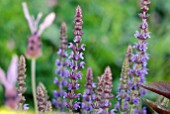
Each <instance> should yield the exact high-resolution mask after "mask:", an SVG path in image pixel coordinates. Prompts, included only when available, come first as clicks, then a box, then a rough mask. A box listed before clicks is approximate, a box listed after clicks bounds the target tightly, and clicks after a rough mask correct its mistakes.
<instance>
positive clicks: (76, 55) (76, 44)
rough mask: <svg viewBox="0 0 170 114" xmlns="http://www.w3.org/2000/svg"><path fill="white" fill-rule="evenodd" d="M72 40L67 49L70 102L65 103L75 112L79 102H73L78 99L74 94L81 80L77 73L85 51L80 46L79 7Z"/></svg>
mask: <svg viewBox="0 0 170 114" xmlns="http://www.w3.org/2000/svg"><path fill="white" fill-rule="evenodd" d="M73 23H74V25H75V26H74V30H73V34H74V39H73V43H69V46H68V48H70V49H71V50H72V51H71V53H70V55H69V60H68V61H67V64H68V66H69V67H70V69H71V72H70V73H69V83H68V85H67V87H68V90H69V91H68V93H67V98H68V99H69V100H70V101H69V103H67V108H68V109H69V110H77V109H78V108H80V105H81V103H80V102H77V101H76V102H74V101H73V100H75V99H78V100H79V99H80V94H76V93H75V90H79V88H80V84H79V83H78V81H79V79H82V73H81V71H79V70H80V69H83V68H84V65H85V62H84V61H83V60H84V56H83V55H84V54H83V51H84V50H85V48H84V46H85V44H81V41H82V38H81V36H82V35H83V32H82V25H83V21H82V10H81V8H80V6H78V7H77V8H76V12H75V16H74V22H73Z"/></svg>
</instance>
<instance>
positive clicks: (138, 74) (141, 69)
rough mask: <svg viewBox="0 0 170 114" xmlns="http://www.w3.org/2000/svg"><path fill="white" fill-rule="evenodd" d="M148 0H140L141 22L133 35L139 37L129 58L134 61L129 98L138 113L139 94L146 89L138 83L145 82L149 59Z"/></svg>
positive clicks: (141, 94)
mask: <svg viewBox="0 0 170 114" xmlns="http://www.w3.org/2000/svg"><path fill="white" fill-rule="evenodd" d="M150 3H151V2H150V1H149V0H142V1H141V6H142V7H141V11H142V13H140V14H139V17H140V18H141V19H142V23H141V24H140V32H139V31H136V32H135V34H134V36H135V37H136V38H138V39H139V42H138V43H136V44H135V45H134V46H133V47H134V48H135V49H136V50H137V53H136V54H134V55H133V56H132V58H131V60H132V62H133V63H134V65H133V68H132V69H130V71H129V74H130V75H132V76H133V78H132V82H133V87H132V90H131V99H132V103H133V104H134V113H135V114H138V112H139V109H138V108H139V103H140V98H139V97H140V96H143V95H144V94H145V93H146V91H145V90H143V89H140V88H139V86H138V84H143V83H144V82H145V75H147V74H148V69H147V67H146V66H147V60H148V59H149V57H148V54H147V52H146V50H147V41H146V40H147V39H148V38H150V32H148V23H147V18H148V17H149V14H147V12H148V10H149V8H148V6H149V5H150Z"/></svg>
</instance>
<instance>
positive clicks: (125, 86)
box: [115, 45, 132, 113]
mask: <svg viewBox="0 0 170 114" xmlns="http://www.w3.org/2000/svg"><path fill="white" fill-rule="evenodd" d="M131 54H132V46H131V45H129V46H128V49H127V52H126V57H125V59H124V61H123V65H122V71H121V77H120V86H119V92H118V94H117V98H118V100H120V101H119V102H118V103H117V106H119V107H115V108H117V109H115V110H117V111H119V112H126V113H129V103H128V102H129V101H130V95H129V94H130V93H129V90H130V89H131V87H130V86H131V84H129V81H130V77H129V74H128V72H129V69H130V62H131V60H130V58H131ZM118 104H119V105H118Z"/></svg>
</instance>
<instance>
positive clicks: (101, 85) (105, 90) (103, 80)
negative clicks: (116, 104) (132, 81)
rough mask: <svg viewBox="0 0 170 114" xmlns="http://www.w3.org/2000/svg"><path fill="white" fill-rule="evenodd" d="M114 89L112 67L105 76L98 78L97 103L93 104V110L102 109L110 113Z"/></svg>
mask: <svg viewBox="0 0 170 114" xmlns="http://www.w3.org/2000/svg"><path fill="white" fill-rule="evenodd" d="M112 88H113V85H112V72H111V69H110V67H106V69H105V71H104V74H103V75H102V76H101V77H99V78H98V84H97V91H96V98H95V101H96V102H94V103H93V104H92V106H93V108H95V109H99V108H102V109H103V110H106V113H109V111H108V109H109V108H110V106H111V103H110V102H109V100H110V99H112V98H113V95H112V93H111V91H112Z"/></svg>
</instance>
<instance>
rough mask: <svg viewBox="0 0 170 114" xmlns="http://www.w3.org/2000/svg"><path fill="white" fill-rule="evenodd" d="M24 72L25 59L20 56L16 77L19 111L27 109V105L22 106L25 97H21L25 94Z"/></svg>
mask: <svg viewBox="0 0 170 114" xmlns="http://www.w3.org/2000/svg"><path fill="white" fill-rule="evenodd" d="M25 72H26V63H25V58H24V56H22V55H21V56H20V60H19V65H18V77H17V83H18V86H19V87H18V89H17V91H18V102H19V104H18V108H19V109H20V110H22V109H25V108H24V107H27V105H24V106H22V105H23V103H24V102H25V100H26V99H25V97H24V96H23V94H24V93H25V91H26V89H27V88H26V87H24V86H25V78H26V75H25Z"/></svg>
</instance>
